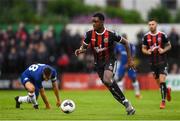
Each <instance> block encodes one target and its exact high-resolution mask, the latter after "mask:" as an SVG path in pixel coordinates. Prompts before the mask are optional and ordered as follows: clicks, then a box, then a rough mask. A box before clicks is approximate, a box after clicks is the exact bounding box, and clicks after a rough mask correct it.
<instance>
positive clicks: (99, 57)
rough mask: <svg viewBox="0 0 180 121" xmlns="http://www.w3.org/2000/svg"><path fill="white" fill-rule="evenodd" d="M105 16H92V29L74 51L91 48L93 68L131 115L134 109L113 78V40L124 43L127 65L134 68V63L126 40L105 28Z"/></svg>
mask: <svg viewBox="0 0 180 121" xmlns="http://www.w3.org/2000/svg"><path fill="white" fill-rule="evenodd" d="M104 20H105V17H104V15H103V14H102V13H96V14H94V15H93V17H92V24H93V29H92V30H90V31H88V32H86V34H85V37H84V40H83V44H82V46H81V47H80V48H79V49H77V50H76V51H75V54H76V55H78V54H80V53H84V52H86V49H87V48H88V45H90V48H91V49H92V51H93V53H94V58H95V68H96V71H97V72H98V75H99V77H100V78H101V80H102V82H103V83H104V84H105V85H106V87H107V88H108V89H109V91H110V92H111V93H112V95H113V96H114V98H115V99H116V100H117V101H118V102H120V103H121V104H123V105H124V106H125V108H126V111H127V114H128V115H133V114H134V113H135V109H134V108H133V107H132V105H131V103H130V102H129V101H128V100H127V99H126V98H125V96H124V94H123V93H122V91H121V90H120V88H119V87H118V85H117V83H116V81H114V79H113V71H115V70H116V67H115V55H114V47H115V42H120V43H122V44H124V45H125V47H126V51H127V54H128V65H129V67H130V68H134V63H133V61H132V59H131V53H130V51H129V46H128V42H127V40H126V39H124V38H122V37H121V36H119V35H118V34H116V33H114V32H111V31H109V30H107V29H106V28H105V27H104Z"/></svg>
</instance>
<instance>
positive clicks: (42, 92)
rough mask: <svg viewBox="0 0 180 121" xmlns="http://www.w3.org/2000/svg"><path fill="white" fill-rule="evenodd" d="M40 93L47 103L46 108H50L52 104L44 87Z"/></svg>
mask: <svg viewBox="0 0 180 121" xmlns="http://www.w3.org/2000/svg"><path fill="white" fill-rule="evenodd" d="M40 95H41V97H42V99H43V101H44V104H45V105H46V109H50V108H51V106H50V104H49V102H48V100H47V97H46V94H45V90H44V88H41V89H40Z"/></svg>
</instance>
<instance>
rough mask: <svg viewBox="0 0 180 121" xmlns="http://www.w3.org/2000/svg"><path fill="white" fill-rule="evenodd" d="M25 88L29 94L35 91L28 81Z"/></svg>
mask: <svg viewBox="0 0 180 121" xmlns="http://www.w3.org/2000/svg"><path fill="white" fill-rule="evenodd" d="M24 86H25V88H26V89H27V91H28V92H31V93H33V92H34V91H35V86H34V84H33V83H32V82H30V81H27V82H26V83H25V85H24Z"/></svg>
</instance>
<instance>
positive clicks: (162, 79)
mask: <svg viewBox="0 0 180 121" xmlns="http://www.w3.org/2000/svg"><path fill="white" fill-rule="evenodd" d="M165 80H166V75H165V74H159V82H160V83H163V82H165Z"/></svg>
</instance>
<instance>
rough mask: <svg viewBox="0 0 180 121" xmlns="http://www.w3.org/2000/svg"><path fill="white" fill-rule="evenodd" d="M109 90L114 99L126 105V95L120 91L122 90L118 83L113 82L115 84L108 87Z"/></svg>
mask: <svg viewBox="0 0 180 121" xmlns="http://www.w3.org/2000/svg"><path fill="white" fill-rule="evenodd" d="M108 89H109V90H110V92H111V93H112V95H113V96H114V98H115V99H116V100H117V101H118V102H120V103H121V104H123V105H124V103H123V101H124V100H125V99H126V98H125V96H124V94H123V93H122V91H121V90H120V88H119V87H118V85H117V83H116V81H113V83H112V84H111V85H110V86H108Z"/></svg>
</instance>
